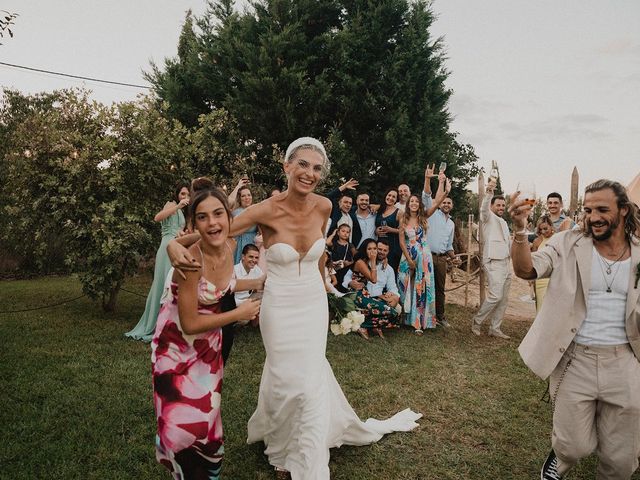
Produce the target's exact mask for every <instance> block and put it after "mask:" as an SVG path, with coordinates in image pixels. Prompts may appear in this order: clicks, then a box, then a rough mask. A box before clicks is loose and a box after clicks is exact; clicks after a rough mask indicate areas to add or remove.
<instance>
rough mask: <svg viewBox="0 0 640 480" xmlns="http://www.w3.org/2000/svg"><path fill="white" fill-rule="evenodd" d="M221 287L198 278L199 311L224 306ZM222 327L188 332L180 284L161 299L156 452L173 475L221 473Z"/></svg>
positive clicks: (154, 354) (156, 340) (155, 358)
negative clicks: (182, 318) (181, 309)
mask: <svg viewBox="0 0 640 480" xmlns="http://www.w3.org/2000/svg"><path fill="white" fill-rule="evenodd" d="M230 286H231V285H229V286H227V288H225V289H224V290H219V289H218V288H217V287H216V286H215V285H213V284H212V283H211V282H208V281H207V280H205V279H204V278H200V281H199V283H198V311H199V313H200V314H203V315H206V314H211V313H218V312H220V307H221V304H220V299H221V298H222V297H223V296H224V295H225V293H227V291H228V290H229V288H230ZM221 349H222V331H221V329H220V328H215V329H213V330H209V331H207V332H205V333H200V334H196V335H187V334H186V333H184V332H182V329H181V327H180V319H179V318H178V286H177V284H175V283H171V289H170V292H169V295H167V296H166V298H165V299H163V305H162V308H161V310H160V313H159V315H158V323H157V325H156V331H155V335H154V336H153V341H152V351H151V362H152V373H153V400H154V404H155V410H156V418H157V420H158V431H157V434H156V458H157V459H158V461H159V462H160V463H161V464H162V465H164V466H165V467H167V468H168V469H169V470H170V471H171V473H172V475H173V477H174V479H176V480H186V479H196V478H197V479H200V478H202V479H211V480H216V479H218V478H219V477H220V468H221V466H222V457H223V454H224V446H223V434H222V419H221V416H220V398H221V393H222V376H223V365H222V353H221Z"/></svg>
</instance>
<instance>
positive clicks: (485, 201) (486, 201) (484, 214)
mask: <svg viewBox="0 0 640 480" xmlns="http://www.w3.org/2000/svg"><path fill="white" fill-rule="evenodd" d="M494 188H495V186H494V185H493V184H492V183H491V182H488V183H487V188H486V189H485V194H484V196H483V197H482V203H481V204H480V221H482V222H488V221H489V217H490V216H491V199H492V198H493V189H494Z"/></svg>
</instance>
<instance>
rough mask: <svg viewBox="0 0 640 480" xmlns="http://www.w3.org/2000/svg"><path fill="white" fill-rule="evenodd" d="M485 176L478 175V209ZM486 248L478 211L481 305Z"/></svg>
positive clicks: (482, 197)
mask: <svg viewBox="0 0 640 480" xmlns="http://www.w3.org/2000/svg"><path fill="white" fill-rule="evenodd" d="M484 189H485V187H484V175H483V173H482V172H480V175H478V207H479V208H482V200H483V199H484V194H485V193H484ZM483 247H484V239H483V238H482V217H481V215H480V212H479V211H478V258H479V259H480V276H479V277H478V282H479V283H480V305H482V302H484V296H485V292H484V281H485V278H484V277H485V275H484V270H483V269H482V265H483V259H482V249H483Z"/></svg>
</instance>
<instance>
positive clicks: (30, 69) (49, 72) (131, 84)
mask: <svg viewBox="0 0 640 480" xmlns="http://www.w3.org/2000/svg"><path fill="white" fill-rule="evenodd" d="M0 65H4V66H6V67H12V68H20V69H22V70H29V71H31V72H39V73H47V74H49V75H58V76H60V77H69V78H77V79H80V80H89V81H91V82H99V83H109V84H111V85H123V86H125V87H134V88H145V89H147V90H150V89H151V87H150V86H148V85H136V84H135V83H124V82H115V81H113V80H102V79H100V78H91V77H83V76H82V75H71V74H70V73H62V72H52V71H51V70H43V69H40V68H33V67H25V66H24V65H15V64H13V63H6V62H0Z"/></svg>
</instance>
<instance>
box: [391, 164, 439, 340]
mask: <svg viewBox="0 0 640 480" xmlns="http://www.w3.org/2000/svg"><path fill="white" fill-rule="evenodd" d="M428 178H429V177H427V176H425V185H426V183H427V182H428ZM445 184H446V177H445V176H444V174H443V173H441V174H440V176H439V185H438V192H437V193H436V198H435V201H434V204H433V205H432V206H431V207H430V208H429V209H428V210H427V211H426V212H425V210H424V208H423V205H422V201H421V199H420V198H418V196H417V195H411V196H410V197H409V200H408V201H407V208H406V209H405V211H404V214H403V215H402V216H401V217H400V236H401V240H402V241H401V242H400V247H401V248H402V254H403V255H402V260H401V261H400V266H399V267H398V291H399V293H400V304H401V305H402V306H403V309H404V312H405V315H406V316H405V324H406V325H410V326H411V327H413V329H414V331H415V333H416V335H422V334H423V332H424V330H425V329H427V328H435V327H436V325H437V321H436V284H435V278H434V273H433V257H432V256H431V249H430V248H429V245H428V244H427V225H428V224H427V218H428V217H430V216H431V215H432V214H433V212H435V211H436V209H437V208H438V207H439V206H440V204H441V203H442V201H443V200H444V198H445V196H446V191H445ZM447 185H448V184H447ZM425 191H426V188H425ZM430 191H431V189H429V192H430Z"/></svg>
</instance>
